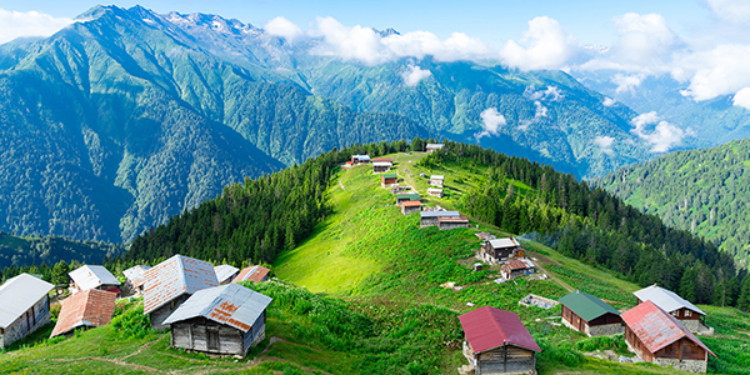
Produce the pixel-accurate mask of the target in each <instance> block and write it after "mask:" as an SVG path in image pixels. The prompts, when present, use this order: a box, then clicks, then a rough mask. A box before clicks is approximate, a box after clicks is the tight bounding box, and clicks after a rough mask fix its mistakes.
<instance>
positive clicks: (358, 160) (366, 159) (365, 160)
mask: <svg viewBox="0 0 750 375" xmlns="http://www.w3.org/2000/svg"><path fill="white" fill-rule="evenodd" d="M351 161H352V164H354V165H360V164H370V155H352V160H351Z"/></svg>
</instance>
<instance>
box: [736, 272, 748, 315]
mask: <svg viewBox="0 0 750 375" xmlns="http://www.w3.org/2000/svg"><path fill="white" fill-rule="evenodd" d="M737 308H739V309H740V310H744V311H750V276H746V277H745V279H744V280H742V289H741V290H740V297H739V298H738V299H737Z"/></svg>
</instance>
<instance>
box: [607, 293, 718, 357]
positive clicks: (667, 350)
mask: <svg viewBox="0 0 750 375" xmlns="http://www.w3.org/2000/svg"><path fill="white" fill-rule="evenodd" d="M621 317H622V321H623V322H624V323H625V341H626V342H627V343H628V347H629V348H630V349H631V350H632V351H634V352H635V353H636V354H638V356H639V357H641V359H643V360H644V361H647V362H652V363H655V364H657V365H660V366H672V367H674V368H675V369H678V370H682V371H691V372H706V368H707V367H708V356H709V355H712V356H714V357H716V354H714V352H712V351H711V349H709V348H708V347H707V346H706V345H705V344H703V342H701V340H699V339H698V338H697V337H695V335H693V333H692V332H690V330H689V329H687V328H686V327H685V325H683V324H682V323H681V322H680V321H679V320H677V318H675V317H674V316H672V315H670V314H669V313H667V312H666V311H664V310H662V309H661V308H660V307H658V306H657V305H656V304H654V303H653V302H651V301H645V302H643V303H641V304H639V305H638V306H636V307H634V308H632V309H630V310H628V311H626V312H624V313H622V315H621Z"/></svg>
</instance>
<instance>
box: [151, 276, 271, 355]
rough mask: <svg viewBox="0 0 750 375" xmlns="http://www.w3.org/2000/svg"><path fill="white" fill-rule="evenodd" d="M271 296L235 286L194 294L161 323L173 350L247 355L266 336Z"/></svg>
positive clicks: (224, 286)
mask: <svg viewBox="0 0 750 375" xmlns="http://www.w3.org/2000/svg"><path fill="white" fill-rule="evenodd" d="M271 301H272V299H271V297H268V296H266V295H263V294H260V293H258V292H255V291H253V290H250V289H248V288H245V287H244V286H241V285H238V284H228V285H222V286H218V287H214V288H209V289H203V290H200V291H197V292H196V293H195V294H193V295H192V296H191V297H190V298H188V299H187V301H185V303H183V304H182V306H180V307H179V308H177V310H175V312H174V313H172V314H171V315H170V316H169V317H168V318H167V319H166V320H165V321H164V324H168V325H169V326H171V343H172V346H173V347H175V348H182V349H187V350H195V351H200V352H206V353H211V354H222V355H240V356H243V357H244V356H245V355H247V352H248V350H250V348H251V347H253V346H255V345H257V344H258V343H259V342H261V341H262V340H263V339H264V338H265V337H266V308H267V307H268V305H269V304H270V303H271Z"/></svg>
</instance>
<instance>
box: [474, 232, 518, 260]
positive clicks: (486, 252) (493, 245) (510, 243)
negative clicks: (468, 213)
mask: <svg viewBox="0 0 750 375" xmlns="http://www.w3.org/2000/svg"><path fill="white" fill-rule="evenodd" d="M522 252H523V249H521V244H519V243H518V241H517V240H516V239H515V238H513V237H506V238H498V239H494V240H489V241H485V242H484V244H482V251H481V254H480V255H481V257H482V260H484V261H485V262H487V263H490V264H498V263H499V262H500V261H503V260H506V259H509V258H511V257H519V258H520V257H523V253H522Z"/></svg>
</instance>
